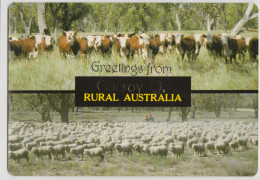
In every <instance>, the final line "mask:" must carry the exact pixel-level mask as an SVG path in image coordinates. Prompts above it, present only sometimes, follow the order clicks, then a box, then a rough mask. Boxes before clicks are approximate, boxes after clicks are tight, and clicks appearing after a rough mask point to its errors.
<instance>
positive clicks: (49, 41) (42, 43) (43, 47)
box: [35, 34, 54, 51]
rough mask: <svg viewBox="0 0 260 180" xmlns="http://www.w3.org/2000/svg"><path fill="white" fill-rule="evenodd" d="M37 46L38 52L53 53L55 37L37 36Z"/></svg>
mask: <svg viewBox="0 0 260 180" xmlns="http://www.w3.org/2000/svg"><path fill="white" fill-rule="evenodd" d="M35 40H36V44H35V46H36V47H37V49H38V51H53V50H54V47H53V37H52V36H49V35H41V34H37V35H35Z"/></svg>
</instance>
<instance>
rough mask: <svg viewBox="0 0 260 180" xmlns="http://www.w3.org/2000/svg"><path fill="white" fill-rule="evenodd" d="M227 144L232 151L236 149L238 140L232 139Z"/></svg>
mask: <svg viewBox="0 0 260 180" xmlns="http://www.w3.org/2000/svg"><path fill="white" fill-rule="evenodd" d="M229 146H230V148H231V149H233V150H234V151H236V150H237V149H238V141H237V140H233V141H231V142H230V143H229Z"/></svg>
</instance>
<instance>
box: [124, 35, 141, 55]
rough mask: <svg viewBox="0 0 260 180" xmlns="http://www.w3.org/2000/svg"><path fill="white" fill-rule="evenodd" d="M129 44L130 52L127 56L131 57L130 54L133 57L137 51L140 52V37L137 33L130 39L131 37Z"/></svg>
mask: <svg viewBox="0 0 260 180" xmlns="http://www.w3.org/2000/svg"><path fill="white" fill-rule="evenodd" d="M127 45H128V48H129V50H128V54H127V58H129V57H130V56H131V57H132V58H133V56H134V54H135V53H137V54H138V53H139V52H138V51H139V48H140V45H139V39H138V37H137V36H136V35H133V36H132V37H131V38H130V39H129V43H127Z"/></svg>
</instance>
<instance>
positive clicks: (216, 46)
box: [205, 34, 223, 59]
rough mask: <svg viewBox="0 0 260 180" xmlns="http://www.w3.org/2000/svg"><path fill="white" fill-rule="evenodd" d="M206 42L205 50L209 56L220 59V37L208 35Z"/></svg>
mask: <svg viewBox="0 0 260 180" xmlns="http://www.w3.org/2000/svg"><path fill="white" fill-rule="evenodd" d="M205 41H206V43H205V44H206V48H207V50H208V53H209V55H213V57H214V59H216V58H220V57H221V55H222V49H223V48H222V42H221V37H220V36H218V35H212V34H208V35H207V39H205Z"/></svg>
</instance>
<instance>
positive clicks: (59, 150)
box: [53, 144, 70, 161]
mask: <svg viewBox="0 0 260 180" xmlns="http://www.w3.org/2000/svg"><path fill="white" fill-rule="evenodd" d="M53 149H54V152H53V155H54V156H55V157H56V159H58V155H62V157H61V160H62V161H63V160H64V158H65V153H66V151H67V152H68V153H69V152H70V148H69V146H67V145H62V144H59V145H56V146H53Z"/></svg>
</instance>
